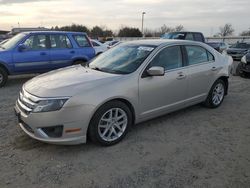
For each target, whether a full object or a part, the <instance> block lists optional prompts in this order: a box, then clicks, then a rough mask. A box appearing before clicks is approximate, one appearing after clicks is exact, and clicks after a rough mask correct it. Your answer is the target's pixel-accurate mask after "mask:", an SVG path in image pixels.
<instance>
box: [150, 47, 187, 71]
mask: <svg viewBox="0 0 250 188" xmlns="http://www.w3.org/2000/svg"><path fill="white" fill-rule="evenodd" d="M153 66H160V67H163V68H164V69H165V70H171V69H176V68H180V67H182V53H181V47H180V46H171V47H167V48H164V49H163V50H161V51H160V52H159V53H158V54H157V55H156V56H155V57H154V59H153V60H152V61H151V63H150V67H153Z"/></svg>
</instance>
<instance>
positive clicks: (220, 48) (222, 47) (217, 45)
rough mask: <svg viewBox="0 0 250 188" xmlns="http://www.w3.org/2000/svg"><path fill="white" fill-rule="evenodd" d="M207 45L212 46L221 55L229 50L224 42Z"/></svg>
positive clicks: (208, 43)
mask: <svg viewBox="0 0 250 188" xmlns="http://www.w3.org/2000/svg"><path fill="white" fill-rule="evenodd" d="M206 44H207V45H209V46H211V47H212V48H214V49H215V50H217V51H218V52H220V53H222V52H223V51H225V50H226V49H227V45H226V44H225V43H224V42H207V43H206Z"/></svg>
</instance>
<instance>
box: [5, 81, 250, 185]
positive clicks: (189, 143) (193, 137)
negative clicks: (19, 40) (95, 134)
mask: <svg viewBox="0 0 250 188" xmlns="http://www.w3.org/2000/svg"><path fill="white" fill-rule="evenodd" d="M27 79H29V78H28V77H18V78H13V79H11V80H10V81H9V83H8V85H7V86H6V87H4V88H1V89H0V165H1V168H0V187H1V188H3V187H35V188H39V187H47V188H48V187H129V188H133V187H164V188H165V187H171V188H177V187H178V188H179V187H192V188H193V187H202V188H203V187H205V188H210V187H215V188H220V187H221V188H225V187H226V188H227V187H233V188H237V187H238V188H247V187H250V147H249V146H250V123H249V122H250V116H249V112H250V79H243V78H240V77H232V78H231V79H230V89H229V95H228V96H227V97H226V98H225V100H224V103H223V104H222V106H221V107H220V108H218V109H207V108H204V107H202V106H200V105H196V106H193V107H190V108H187V109H184V110H181V111H178V112H175V113H171V114H169V115H166V116H163V117H160V118H157V119H154V120H151V121H147V122H145V123H142V124H139V125H135V126H134V127H133V129H132V130H131V131H130V132H129V134H128V135H127V136H126V137H125V139H124V140H123V141H122V142H121V143H119V144H117V145H115V146H112V147H100V146H96V145H94V144H92V143H87V144H84V145H77V146H56V145H49V144H44V143H41V142H38V141H35V140H33V139H31V138H29V137H28V136H26V135H25V134H24V133H23V132H22V131H21V130H20V128H19V127H18V126H17V120H16V117H15V115H14V112H13V106H14V103H15V100H16V98H17V95H18V92H19V90H20V88H21V85H22V84H23V83H24V82H25V81H26V80H27Z"/></svg>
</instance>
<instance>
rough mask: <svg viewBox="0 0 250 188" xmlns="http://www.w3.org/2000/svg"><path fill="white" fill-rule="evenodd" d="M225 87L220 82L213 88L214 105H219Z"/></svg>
mask: <svg viewBox="0 0 250 188" xmlns="http://www.w3.org/2000/svg"><path fill="white" fill-rule="evenodd" d="M224 93H225V88H224V86H223V84H222V83H218V84H217V85H216V86H215V87H214V90H213V94H212V101H213V104H214V105H216V106H217V105H219V104H220V103H221V102H222V100H223V97H224Z"/></svg>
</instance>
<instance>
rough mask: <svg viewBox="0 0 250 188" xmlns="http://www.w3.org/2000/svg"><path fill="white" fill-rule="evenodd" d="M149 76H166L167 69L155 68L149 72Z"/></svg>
mask: <svg viewBox="0 0 250 188" xmlns="http://www.w3.org/2000/svg"><path fill="white" fill-rule="evenodd" d="M147 73H148V75H149V76H164V74H165V69H164V68H163V67H159V66H154V67H151V68H149V69H148V70H147Z"/></svg>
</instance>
